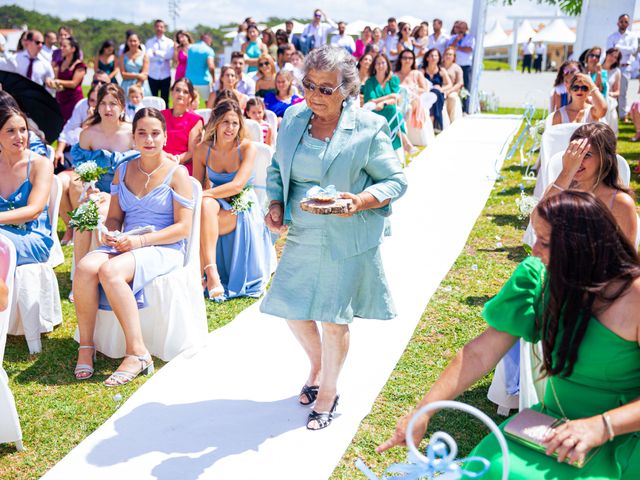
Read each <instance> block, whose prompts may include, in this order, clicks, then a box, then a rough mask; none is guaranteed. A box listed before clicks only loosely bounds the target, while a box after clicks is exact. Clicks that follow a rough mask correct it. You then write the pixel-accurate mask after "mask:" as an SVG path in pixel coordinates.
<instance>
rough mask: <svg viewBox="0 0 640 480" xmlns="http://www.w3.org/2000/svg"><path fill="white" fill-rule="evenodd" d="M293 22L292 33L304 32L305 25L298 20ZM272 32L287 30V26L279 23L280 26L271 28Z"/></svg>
mask: <svg viewBox="0 0 640 480" xmlns="http://www.w3.org/2000/svg"><path fill="white" fill-rule="evenodd" d="M291 21H292V22H293V30H292V33H295V34H298V33H302V30H304V23H300V22H298V21H296V20H291ZM271 30H272V31H273V32H274V33H275V32H276V31H278V30H286V25H285V24H284V23H279V24H278V25H274V26H273V27H271Z"/></svg>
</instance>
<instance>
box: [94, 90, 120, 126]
mask: <svg viewBox="0 0 640 480" xmlns="http://www.w3.org/2000/svg"><path fill="white" fill-rule="evenodd" d="M109 94H110V95H113V96H114V97H115V98H116V100H118V103H119V104H120V106H121V107H122V114H121V115H120V119H119V120H120V121H124V118H125V117H124V114H125V105H126V103H125V99H124V90H122V87H121V86H120V85H116V84H115V83H107V84H106V85H102V86H101V87H100V90H98V101H97V102H96V108H95V109H94V111H93V115H91V116H90V117H89V118H87V120H86V121H85V123H84V125H86V126H87V127H90V126H91V125H97V124H99V123H100V122H101V121H102V117H100V113H98V107H99V106H100V104H101V103H102V100H103V99H104V97H106V96H107V95H109Z"/></svg>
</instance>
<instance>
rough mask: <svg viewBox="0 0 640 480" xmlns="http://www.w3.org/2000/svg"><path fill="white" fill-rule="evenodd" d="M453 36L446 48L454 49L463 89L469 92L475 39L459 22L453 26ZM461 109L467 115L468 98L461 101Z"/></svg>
mask: <svg viewBox="0 0 640 480" xmlns="http://www.w3.org/2000/svg"><path fill="white" fill-rule="evenodd" d="M453 28H454V35H453V36H452V37H451V38H450V39H449V41H448V42H447V47H455V49H456V63H457V64H458V65H460V68H462V80H463V82H464V88H466V89H467V91H469V92H470V91H471V65H472V64H473V49H474V48H475V45H476V39H475V38H474V37H473V36H472V35H469V33H468V31H469V25H467V22H464V21H459V22H456V23H455V24H454V27H453ZM462 109H463V111H464V112H465V113H469V97H467V98H465V99H464V100H463V101H462Z"/></svg>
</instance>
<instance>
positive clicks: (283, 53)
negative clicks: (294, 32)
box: [276, 24, 339, 72]
mask: <svg viewBox="0 0 640 480" xmlns="http://www.w3.org/2000/svg"><path fill="white" fill-rule="evenodd" d="M338 25H339V24H338ZM334 38H335V37H334ZM295 51H296V48H295V47H294V46H293V45H291V44H290V43H285V44H283V45H280V46H279V47H278V56H277V57H278V58H277V59H276V72H279V71H280V70H291V71H293V66H292V65H291V54H292V53H293V52H295Z"/></svg>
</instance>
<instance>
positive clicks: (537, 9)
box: [0, 0, 640, 29]
mask: <svg viewBox="0 0 640 480" xmlns="http://www.w3.org/2000/svg"><path fill="white" fill-rule="evenodd" d="M0 3H1V4H8V3H13V0H9V1H6V0H3V1H2V2H0ZM179 3H180V18H179V20H178V22H177V27H178V28H187V29H188V28H192V27H194V26H195V25H197V24H198V23H203V24H205V25H212V26H218V25H223V24H226V23H229V22H238V21H241V20H242V19H244V18H245V17H248V16H253V17H254V18H256V19H257V20H258V21H260V20H264V19H266V18H268V17H269V16H277V17H281V18H285V17H288V16H292V17H309V18H310V17H311V14H312V12H313V10H314V8H316V7H317V6H319V5H322V9H323V10H324V11H325V12H326V13H327V14H328V15H329V16H330V17H331V18H332V19H333V20H336V21H338V20H344V21H346V22H349V21H353V20H358V19H363V20H367V21H372V22H376V23H384V22H385V21H386V19H387V17H389V16H396V17H400V16H402V15H413V16H416V17H420V18H423V19H426V20H429V21H430V20H431V19H433V18H434V17H440V18H442V19H443V20H444V23H445V29H447V28H448V26H449V25H451V24H452V23H453V21H454V20H456V19H465V20H471V9H472V5H473V0H455V1H451V0H450V1H447V2H446V3H445V1H443V0H418V1H416V0H373V1H372V0H350V1H348V2H345V1H344V0H322V1H315V2H309V1H303V2H287V1H286V0H285V1H284V2H283V1H275V0H258V1H256V0H215V1H206V0H179ZM639 3H640V2H639ZM20 4H21V5H22V6H23V7H24V8H31V9H33V8H35V9H36V10H37V11H39V12H42V13H49V14H53V15H58V16H59V17H61V18H63V19H69V18H78V19H83V18H86V17H88V16H92V17H94V18H100V19H107V18H117V19H119V20H123V21H135V22H138V21H141V20H151V19H155V18H162V19H165V20H168V21H169V20H170V17H169V8H168V4H169V1H168V0H110V1H94V0H64V2H61V1H60V0H25V1H23V2H20ZM416 4H418V5H420V8H416V7H415V6H416ZM61 5H64V8H61ZM284 5H286V8H285V7H284ZM555 11H556V9H555V7H550V6H547V5H538V4H537V3H536V2H535V1H531V0H517V1H516V3H515V4H514V5H513V6H511V7H508V6H507V7H505V6H502V2H501V0H497V1H496V2H495V4H494V5H490V6H489V11H488V20H487V28H488V29H490V28H491V27H492V26H493V25H494V24H495V22H496V20H498V19H499V20H501V22H502V26H503V27H504V28H505V29H509V28H510V25H511V22H510V21H509V20H507V17H508V16H510V15H553V14H555ZM365 12H366V13H365ZM169 23H170V25H171V27H173V24H172V22H169ZM532 24H533V25H536V23H535V22H533V21H532Z"/></svg>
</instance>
